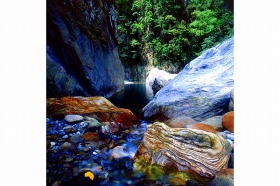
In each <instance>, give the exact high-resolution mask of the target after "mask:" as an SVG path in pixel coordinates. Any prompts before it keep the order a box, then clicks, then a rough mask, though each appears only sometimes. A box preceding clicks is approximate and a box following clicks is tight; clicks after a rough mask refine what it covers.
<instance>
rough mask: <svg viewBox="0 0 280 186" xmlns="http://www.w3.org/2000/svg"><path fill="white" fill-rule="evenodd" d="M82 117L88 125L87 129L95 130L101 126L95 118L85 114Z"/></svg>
mask: <svg viewBox="0 0 280 186" xmlns="http://www.w3.org/2000/svg"><path fill="white" fill-rule="evenodd" d="M84 119H85V122H86V123H88V126H87V129H88V130H96V129H98V128H99V127H100V126H101V123H100V122H99V121H98V120H96V119H95V118H91V117H88V116H86V117H85V118H84Z"/></svg>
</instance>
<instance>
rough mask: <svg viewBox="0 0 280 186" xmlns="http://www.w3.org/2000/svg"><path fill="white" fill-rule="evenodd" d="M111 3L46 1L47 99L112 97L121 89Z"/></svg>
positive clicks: (121, 79)
mask: <svg viewBox="0 0 280 186" xmlns="http://www.w3.org/2000/svg"><path fill="white" fill-rule="evenodd" d="M117 37H118V36H117V27H116V15H115V7H114V3H113V1H109V0H100V1H93V0H89V1H81V0H78V1H72V0H59V1H56V0H49V1H48V3H47V97H60V96H93V95H101V96H105V97H109V96H111V95H112V94H113V93H115V92H117V91H119V90H121V89H122V88H123V82H124V70H123V67H122V64H121V61H120V60H119V55H118V51H117Z"/></svg>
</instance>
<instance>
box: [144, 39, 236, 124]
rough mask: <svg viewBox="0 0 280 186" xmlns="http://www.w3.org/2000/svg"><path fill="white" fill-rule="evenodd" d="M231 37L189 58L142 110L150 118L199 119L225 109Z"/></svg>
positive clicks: (230, 75) (230, 70)
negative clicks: (197, 55) (181, 116)
mask: <svg viewBox="0 0 280 186" xmlns="http://www.w3.org/2000/svg"><path fill="white" fill-rule="evenodd" d="M233 48H234V38H233V37H232V38H230V39H228V40H226V41H224V42H222V43H220V44H218V45H217V46H215V47H213V48H211V49H208V50H206V51H204V52H203V53H202V55H201V56H199V57H198V58H196V59H194V60H193V61H191V62H190V63H189V64H187V65H186V66H185V68H184V69H183V70H182V71H181V72H180V73H179V74H178V75H177V76H176V77H175V78H174V79H173V80H171V81H170V82H168V84H167V85H165V86H164V87H163V88H162V89H161V90H160V91H158V92H157V94H156V95H155V97H154V99H153V100H152V101H151V102H149V103H148V104H147V105H146V106H145V107H144V108H143V109H142V110H143V114H144V117H145V118H146V119H148V120H150V121H165V120H167V119H170V118H176V117H178V116H180V115H184V116H188V117H190V118H192V119H194V120H196V121H198V122H201V121H203V120H205V119H207V118H210V117H213V116H217V115H222V114H223V113H225V112H227V111H228V104H229V99H230V91H231V90H232V89H233V85H234V79H233V70H234V65H233V61H234V56H233Z"/></svg>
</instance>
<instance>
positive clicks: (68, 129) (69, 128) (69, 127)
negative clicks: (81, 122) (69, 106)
mask: <svg viewBox="0 0 280 186" xmlns="http://www.w3.org/2000/svg"><path fill="white" fill-rule="evenodd" d="M63 130H64V132H65V133H70V132H71V131H72V127H71V126H66V127H64V128H63Z"/></svg>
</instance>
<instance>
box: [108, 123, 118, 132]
mask: <svg viewBox="0 0 280 186" xmlns="http://www.w3.org/2000/svg"><path fill="white" fill-rule="evenodd" d="M108 129H109V132H110V134H115V133H118V132H119V131H120V127H119V125H118V124H117V123H115V122H110V124H109V125H108Z"/></svg>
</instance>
